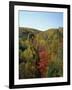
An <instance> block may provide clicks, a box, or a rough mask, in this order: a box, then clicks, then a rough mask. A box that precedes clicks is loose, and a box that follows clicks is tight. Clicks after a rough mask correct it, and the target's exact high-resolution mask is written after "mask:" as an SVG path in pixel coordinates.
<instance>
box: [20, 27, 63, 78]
mask: <svg viewBox="0 0 72 90" xmlns="http://www.w3.org/2000/svg"><path fill="white" fill-rule="evenodd" d="M31 33H32V34H34V35H35V38H34V39H33V38H32V39H31V38H29V35H30V34H31ZM40 48H44V49H45V51H46V52H45V53H46V54H47V55H48V56H47V57H46V58H45V59H43V58H41V59H42V60H46V59H47V60H46V61H47V65H46V68H45V65H44V63H42V62H45V61H40V60H41V59H40V57H39V49H40ZM38 63H39V64H40V65H41V66H44V69H47V70H46V71H47V72H45V71H42V72H43V74H44V76H46V77H62V76H63V30H62V29H61V30H60V29H49V30H46V31H39V30H36V29H31V28H19V78H20V79H24V78H38V77H42V75H41V73H40V72H39V69H38ZM45 74H46V75H45Z"/></svg>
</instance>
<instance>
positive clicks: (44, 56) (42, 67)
mask: <svg viewBox="0 0 72 90" xmlns="http://www.w3.org/2000/svg"><path fill="white" fill-rule="evenodd" d="M39 58H40V60H39V63H38V69H39V71H40V73H41V76H43V74H44V72H45V71H46V68H47V65H48V53H47V52H46V51H45V50H42V51H40V52H39Z"/></svg>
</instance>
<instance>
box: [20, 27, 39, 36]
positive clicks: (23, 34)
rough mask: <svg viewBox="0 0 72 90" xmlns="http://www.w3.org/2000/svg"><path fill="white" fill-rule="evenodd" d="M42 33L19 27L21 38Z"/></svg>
mask: <svg viewBox="0 0 72 90" xmlns="http://www.w3.org/2000/svg"><path fill="white" fill-rule="evenodd" d="M39 32H40V31H39V30H37V29H33V28H25V27H19V37H24V36H28V34H29V33H33V34H37V33H39Z"/></svg>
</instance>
